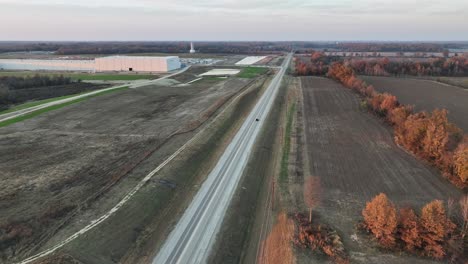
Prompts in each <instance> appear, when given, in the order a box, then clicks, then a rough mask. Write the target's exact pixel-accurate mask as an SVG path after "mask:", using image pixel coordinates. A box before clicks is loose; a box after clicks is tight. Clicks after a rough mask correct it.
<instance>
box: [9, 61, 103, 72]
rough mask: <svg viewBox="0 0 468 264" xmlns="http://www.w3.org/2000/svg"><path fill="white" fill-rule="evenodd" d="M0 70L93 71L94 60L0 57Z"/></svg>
mask: <svg viewBox="0 0 468 264" xmlns="http://www.w3.org/2000/svg"><path fill="white" fill-rule="evenodd" d="M0 70H20V71H39V70H45V71H79V72H94V71H95V66H94V60H22V59H0Z"/></svg>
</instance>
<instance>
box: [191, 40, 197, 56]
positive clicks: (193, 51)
mask: <svg viewBox="0 0 468 264" xmlns="http://www.w3.org/2000/svg"><path fill="white" fill-rule="evenodd" d="M195 52H197V51H196V50H195V46H194V45H193V42H190V53H192V54H193V53H195Z"/></svg>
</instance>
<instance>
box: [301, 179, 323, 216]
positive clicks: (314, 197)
mask: <svg viewBox="0 0 468 264" xmlns="http://www.w3.org/2000/svg"><path fill="white" fill-rule="evenodd" d="M320 196H321V187H320V178H318V177H307V178H306V181H305V183H304V202H305V203H306V205H307V207H309V222H312V208H314V207H316V206H317V205H318V204H319V203H320Z"/></svg>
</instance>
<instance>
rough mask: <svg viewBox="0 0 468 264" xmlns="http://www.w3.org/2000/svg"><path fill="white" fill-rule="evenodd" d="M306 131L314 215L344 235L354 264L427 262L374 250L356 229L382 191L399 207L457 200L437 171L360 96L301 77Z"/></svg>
mask: <svg viewBox="0 0 468 264" xmlns="http://www.w3.org/2000/svg"><path fill="white" fill-rule="evenodd" d="M301 82H302V90H303V96H304V117H305V120H304V123H305V124H304V126H305V133H306V147H305V148H306V155H307V157H306V160H307V161H308V166H306V167H308V168H309V171H308V172H307V171H306V172H305V174H306V175H307V174H308V175H310V176H315V177H319V178H320V182H321V185H322V188H323V196H322V197H321V198H322V203H321V205H320V206H319V207H318V208H317V212H318V213H317V214H315V215H316V217H318V218H319V219H320V221H322V222H324V223H327V224H329V225H331V226H332V227H333V228H335V229H336V230H337V231H338V233H339V234H340V235H341V236H342V238H343V241H344V244H345V248H346V249H347V250H348V251H349V253H350V256H351V262H359V263H375V262H376V261H378V262H379V263H428V262H429V261H428V260H425V259H417V258H415V257H411V256H400V257H396V256H394V255H391V254H386V253H382V252H379V251H376V250H375V248H373V247H372V245H369V242H368V241H369V238H368V237H363V236H362V235H361V234H360V232H359V231H358V230H357V229H356V227H355V225H356V224H357V223H358V221H359V220H360V219H361V210H362V208H363V207H364V206H365V202H366V201H368V200H369V199H370V198H372V197H373V196H375V195H377V194H378V193H380V192H384V193H386V194H387V195H388V196H389V198H390V199H391V200H392V201H394V202H395V203H396V204H397V205H398V206H412V207H420V206H422V205H423V204H425V203H427V202H429V201H431V200H433V199H444V200H446V199H447V198H449V197H453V198H459V197H460V196H461V191H459V190H457V189H456V188H455V187H454V186H452V185H451V184H450V183H449V182H448V181H446V180H445V179H444V178H443V177H442V176H441V175H439V173H438V172H437V171H436V170H435V169H433V168H431V167H429V166H427V165H425V164H424V163H423V162H421V161H420V160H417V159H416V158H414V157H413V156H411V155H410V154H408V153H407V152H405V151H404V150H402V149H401V148H399V147H398V146H396V145H395V143H394V142H393V138H392V133H391V130H390V129H389V128H388V127H387V126H386V125H385V124H384V123H383V122H382V121H381V120H379V119H377V118H376V117H375V116H373V115H371V114H369V113H367V112H366V111H365V110H363V109H361V108H360V100H359V97H358V96H357V95H356V94H353V93H352V92H351V91H350V90H348V89H346V88H344V87H342V86H341V85H340V84H338V83H336V82H334V81H332V80H330V79H325V78H319V77H302V78H301Z"/></svg>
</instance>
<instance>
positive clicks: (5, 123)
mask: <svg viewBox="0 0 468 264" xmlns="http://www.w3.org/2000/svg"><path fill="white" fill-rule="evenodd" d="M126 89H128V87H127V86H125V87H120V88H116V89H113V90H107V91H103V92H100V93H96V94H92V95H89V96H85V97H82V98H78V99H75V100H72V101H69V102H66V103H63V104H58V105H52V106H49V107H45V108H42V109H39V110H37V111H34V112H31V113H27V114H25V115H21V116H18V117H15V118H12V119H8V120H5V121H3V122H0V127H5V126H9V125H11V124H14V123H17V122H21V121H24V120H27V119H30V118H33V117H36V116H38V115H40V114H43V113H46V112H49V111H53V110H57V109H60V108H63V107H65V106H68V105H72V104H76V103H78V102H81V101H84V100H87V99H89V98H92V97H96V96H100V95H104V94H108V93H113V92H117V91H122V90H126ZM68 97H70V96H68Z"/></svg>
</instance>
